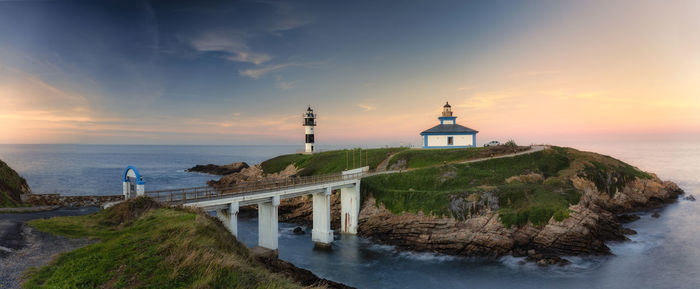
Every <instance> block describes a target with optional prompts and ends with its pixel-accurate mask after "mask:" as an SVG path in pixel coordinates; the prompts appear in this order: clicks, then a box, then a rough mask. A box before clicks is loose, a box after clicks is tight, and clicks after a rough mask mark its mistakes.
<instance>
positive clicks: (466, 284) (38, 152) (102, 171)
mask: <svg viewBox="0 0 700 289" xmlns="http://www.w3.org/2000/svg"><path fill="white" fill-rule="evenodd" d="M570 145H571V146H574V147H577V148H579V149H583V150H590V151H596V152H600V153H603V154H607V155H611V156H613V157H616V158H619V159H621V160H623V161H626V162H628V163H630V164H632V165H635V166H637V167H639V168H641V169H643V170H646V171H649V172H654V173H656V174H658V176H659V177H660V178H662V179H664V180H671V181H674V182H676V183H678V185H680V186H681V188H683V189H684V190H685V191H686V193H687V194H695V195H696V197H700V195H699V194H698V192H700V144H698V143H697V142H685V143H677V142H674V143H672V144H671V143H669V144H666V143H649V142H646V143H619V142H610V143H595V144H594V143H589V144H581V143H577V144H570ZM295 149H296V147H294V146H122V145H115V146H111V145H110V146H104V145H0V159H2V160H4V161H6V162H7V163H8V164H10V166H12V167H13V168H15V169H16V170H17V171H18V172H19V173H20V174H21V175H22V176H24V177H25V178H27V180H28V182H29V184H30V186H31V187H32V190H33V191H34V192H35V193H61V194H67V195H90V194H119V193H120V191H121V184H120V182H121V174H122V173H123V170H124V168H125V167H126V166H127V165H134V166H136V167H137V168H138V169H139V170H140V171H141V174H142V175H144V178H145V179H146V181H147V184H146V187H147V189H161V188H175V187H189V186H201V185H204V184H205V182H206V181H207V180H209V179H215V178H216V177H215V176H210V175H204V174H196V173H187V172H185V169H187V168H189V167H191V166H193V165H195V164H206V163H216V164H226V163H231V162H235V161H245V162H248V163H250V164H254V163H258V162H260V161H262V160H265V159H267V158H269V157H273V156H276V155H279V154H283V153H292V152H294V151H295ZM699 204H700V201H698V202H691V201H686V200H683V198H682V197H681V198H679V200H678V202H676V203H674V204H670V205H668V206H666V207H664V208H661V209H656V210H650V211H645V212H640V213H639V214H640V216H641V219H640V220H638V221H635V222H633V223H630V224H626V225H625V226H626V227H629V228H631V229H634V230H636V231H637V232H638V234H636V235H631V236H629V238H630V239H631V240H630V241H628V242H610V243H608V246H609V247H610V248H611V249H612V252H613V254H614V255H612V256H603V257H567V258H568V259H569V260H571V261H572V264H570V265H567V266H550V267H540V266H537V265H535V264H532V263H524V262H522V261H523V259H522V258H514V257H503V258H497V259H487V258H466V257H455V256H447V255H441V254H434V253H416V252H405V251H398V250H396V249H395V248H394V247H391V246H385V245H380V244H375V243H373V242H371V241H370V240H367V239H364V238H359V237H356V236H345V235H343V236H340V235H336V236H335V238H336V239H335V241H334V243H333V247H332V250H330V251H329V250H316V249H314V246H313V242H311V236H310V235H309V234H305V235H295V234H293V233H292V232H291V231H292V229H293V228H294V227H296V225H294V224H286V223H280V239H279V255H280V258H282V259H284V260H287V261H290V262H292V263H293V264H295V265H297V266H299V267H302V268H305V269H309V270H311V271H312V272H314V273H315V274H317V275H318V276H320V277H322V278H327V279H330V280H334V281H338V282H342V283H345V284H347V285H350V286H355V287H359V288H635V289H638V288H700V210H698V208H699V206H700V205H699ZM654 212H658V213H660V214H661V217H659V218H653V217H652V214H653V213H654ZM304 229H305V230H306V231H307V232H310V230H309V228H304ZM238 232H239V235H240V236H239V238H240V239H241V241H243V242H244V243H245V244H246V245H248V246H255V245H256V244H257V219H256V218H254V217H253V218H241V219H240V220H239V228H238Z"/></svg>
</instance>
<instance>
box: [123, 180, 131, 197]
mask: <svg viewBox="0 0 700 289" xmlns="http://www.w3.org/2000/svg"><path fill="white" fill-rule="evenodd" d="M122 187H123V189H124V199H125V200H128V199H131V188H130V186H129V182H122Z"/></svg>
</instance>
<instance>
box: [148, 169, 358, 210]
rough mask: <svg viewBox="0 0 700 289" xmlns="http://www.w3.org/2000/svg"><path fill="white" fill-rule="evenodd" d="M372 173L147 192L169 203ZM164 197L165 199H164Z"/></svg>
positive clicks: (318, 182)
mask: <svg viewBox="0 0 700 289" xmlns="http://www.w3.org/2000/svg"><path fill="white" fill-rule="evenodd" d="M369 175H371V174H370V173H366V172H359V173H353V174H346V175H344V174H327V175H318V176H306V177H296V178H285V179H283V180H266V181H259V182H252V183H240V184H234V185H231V186H227V187H219V188H216V187H208V186H207V187H191V188H179V189H166V190H155V191H147V192H145V194H146V195H147V196H150V197H152V198H155V199H156V200H157V201H163V202H166V203H168V204H173V203H184V202H187V201H189V200H193V199H194V200H199V199H210V198H220V197H224V196H231V195H240V194H245V193H251V192H259V191H268V190H279V189H284V188H291V187H297V186H304V185H313V184H321V183H327V182H334V181H342V180H350V179H358V178H362V177H363V176H369ZM162 199H164V200H162Z"/></svg>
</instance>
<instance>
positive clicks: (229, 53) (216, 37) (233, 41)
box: [191, 33, 272, 65]
mask: <svg viewBox="0 0 700 289" xmlns="http://www.w3.org/2000/svg"><path fill="white" fill-rule="evenodd" d="M242 38H243V37H242V36H240V35H237V34H236V33H230V34H227V35H221V33H209V34H204V35H201V36H200V37H198V38H196V39H194V40H192V41H191V45H192V47H194V48H195V49H196V50H197V51H200V52H220V53H223V54H224V56H223V58H224V59H226V60H229V61H233V62H246V63H253V64H255V65H260V64H263V63H265V62H268V61H270V60H271V59H272V56H270V55H268V54H266V53H259V52H254V51H251V49H250V48H249V47H248V45H246V44H245V42H244V41H243V39H242Z"/></svg>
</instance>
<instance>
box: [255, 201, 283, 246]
mask: <svg viewBox="0 0 700 289" xmlns="http://www.w3.org/2000/svg"><path fill="white" fill-rule="evenodd" d="M279 205H280V197H279V196H275V197H272V200H271V201H268V202H263V203H258V246H260V247H264V248H268V249H272V250H277V237H278V232H277V227H278V224H277V207H279Z"/></svg>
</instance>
